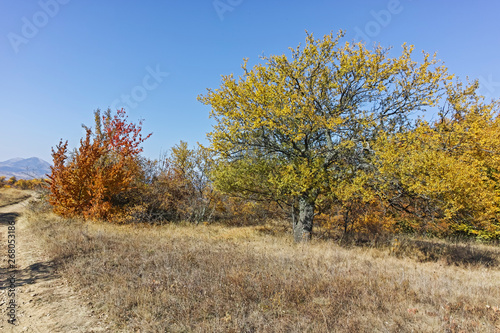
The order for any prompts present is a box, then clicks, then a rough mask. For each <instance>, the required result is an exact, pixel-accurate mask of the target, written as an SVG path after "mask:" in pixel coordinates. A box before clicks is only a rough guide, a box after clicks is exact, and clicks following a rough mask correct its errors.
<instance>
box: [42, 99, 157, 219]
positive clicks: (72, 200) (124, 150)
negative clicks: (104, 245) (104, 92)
mask: <svg viewBox="0 0 500 333" xmlns="http://www.w3.org/2000/svg"><path fill="white" fill-rule="evenodd" d="M95 120H96V121H95V122H96V128H95V134H94V133H93V132H92V130H91V129H90V128H88V127H86V136H85V138H84V139H81V140H80V147H79V148H78V149H77V150H75V151H74V153H73V154H71V157H69V158H68V142H67V141H66V142H64V143H63V142H62V140H61V141H60V142H59V144H58V145H57V146H56V149H52V157H53V166H52V167H51V170H52V173H51V175H49V185H48V187H49V189H50V194H49V202H50V204H51V205H52V206H53V207H54V212H56V213H57V214H59V215H62V216H66V217H74V216H83V217H85V218H87V219H99V218H102V219H110V218H111V217H112V216H113V215H114V213H116V212H118V211H119V210H120V209H121V207H122V206H123V204H124V203H123V200H120V195H121V194H122V193H124V192H126V191H128V190H130V189H131V188H132V187H133V181H134V179H135V178H136V177H138V175H139V173H140V167H139V163H138V157H139V154H140V153H141V152H142V148H141V147H140V144H141V143H142V142H144V141H145V140H146V139H148V138H149V137H150V136H151V134H149V135H147V136H146V137H142V135H141V130H142V122H139V123H138V124H133V123H129V122H128V121H127V115H126V113H125V111H124V110H123V109H121V110H118V111H117V113H116V114H115V115H114V116H113V117H111V111H110V110H109V109H108V111H107V112H106V113H105V115H104V116H102V117H101V115H100V111H99V110H97V111H96V112H95ZM101 120H102V122H101Z"/></svg>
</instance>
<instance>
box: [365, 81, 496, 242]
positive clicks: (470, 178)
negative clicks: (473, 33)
mask: <svg viewBox="0 0 500 333" xmlns="http://www.w3.org/2000/svg"><path fill="white" fill-rule="evenodd" d="M477 89H478V83H477V82H474V83H472V84H468V85H465V86H464V85H463V84H461V83H456V84H450V85H448V87H447V93H446V95H447V98H446V103H444V104H443V105H442V106H441V107H440V114H439V119H438V120H437V121H435V122H427V121H423V120H422V121H419V122H417V126H416V127H415V128H412V129H408V130H406V131H401V132H399V133H385V134H384V135H383V136H380V137H379V140H378V142H377V144H376V145H375V146H374V148H375V150H376V156H377V158H376V161H377V164H378V167H377V170H378V175H377V176H374V178H376V179H377V180H378V181H380V183H379V185H380V186H379V187H378V190H380V192H379V194H380V196H381V197H382V198H383V199H384V201H386V202H388V203H389V204H390V205H391V206H393V207H395V208H397V209H398V210H402V211H406V212H408V213H411V214H412V215H414V216H416V217H418V220H419V224H418V225H417V228H418V229H419V230H418V231H420V232H432V233H436V232H440V233H445V234H449V233H461V234H464V233H465V234H467V235H475V236H477V237H480V238H483V239H491V238H500V224H499V212H500V210H499V208H500V192H499V179H500V178H499V171H500V168H499V165H500V119H499V117H498V115H499V108H498V106H499V104H498V102H496V101H492V102H490V103H485V102H484V99H483V98H482V97H481V96H479V95H478V94H477Z"/></svg>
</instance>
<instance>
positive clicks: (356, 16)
mask: <svg viewBox="0 0 500 333" xmlns="http://www.w3.org/2000/svg"><path fill="white" fill-rule="evenodd" d="M499 14H500V2H497V1H494V0H490V1H484V0H483V1H481V0H479V1H465V0H458V1H451V0H450V1H444V0H441V1H431V0H428V1H424V0H399V1H397V0H383V1H374V0H371V1H368V0H365V1H361V0H360V1H332V0H329V1H326V0H325V1H320V0H312V1H296V0H287V1H263V0H252V1H251V0H217V1H214V0H192V1H180V0H170V1H169V0H167V1H153V0H149V1H139V0H136V1H132V0H106V1H97V0H86V1H83V0H40V1H35V0H22V1H15V0H0V161H3V160H6V159H9V158H14V157H31V156H37V157H40V158H43V159H45V160H47V161H49V162H50V161H51V156H50V149H51V147H52V146H55V145H56V144H57V143H58V142H59V139H60V138H63V139H64V140H66V139H67V140H69V142H70V146H71V147H74V146H76V145H77V144H78V141H79V139H80V137H81V136H82V135H83V131H82V128H81V124H82V123H85V124H87V125H92V124H93V120H92V113H93V110H95V109H96V108H101V109H106V108H108V107H122V106H123V107H125V108H126V110H127V112H128V114H129V119H130V120H133V121H135V120H138V119H141V118H143V119H145V122H144V130H145V131H146V132H153V136H152V137H151V138H150V139H149V140H148V141H147V142H146V143H145V144H144V155H145V156H147V157H150V158H158V157H159V155H160V152H161V151H166V150H168V149H169V148H170V147H171V146H173V145H174V144H176V143H178V142H179V140H184V141H187V142H188V143H189V144H191V145H193V144H195V143H196V142H197V141H199V142H202V143H204V142H205V143H206V133H207V132H208V131H210V130H211V126H212V123H211V120H209V118H208V114H209V107H206V106H204V105H202V104H201V103H199V102H198V101H197V100H196V97H197V96H198V95H199V94H204V93H205V91H206V88H217V87H218V86H219V85H220V82H221V75H226V74H230V73H235V74H236V75H240V74H241V69H240V65H241V63H242V59H243V58H245V57H248V58H250V63H251V64H252V63H255V62H256V61H258V60H259V58H258V57H259V56H260V55H262V54H265V55H271V54H283V53H286V52H288V47H296V46H297V45H298V44H299V43H303V42H304V39H305V35H306V34H305V30H307V31H309V32H312V33H314V34H315V35H316V37H321V36H322V35H324V34H327V33H329V32H330V31H334V32H336V31H338V30H339V29H344V30H346V32H347V36H346V40H349V41H350V40H353V39H358V40H359V39H364V40H365V41H367V42H368V43H369V44H370V45H371V44H372V43H373V42H379V43H380V44H381V45H383V46H394V52H396V51H397V52H399V50H400V46H401V44H403V43H404V42H408V43H409V44H414V45H415V47H416V50H417V51H418V52H420V51H421V50H425V51H426V52H430V53H434V52H437V55H438V58H439V59H441V60H443V61H444V62H445V64H446V65H447V66H448V68H449V70H450V72H451V73H455V74H456V75H458V76H459V78H461V79H465V77H466V76H469V77H470V78H479V79H480V80H481V83H482V84H483V86H482V88H481V92H482V93H483V94H484V95H486V96H487V97H488V98H499V97H500V68H499V60H500V34H499V32H500V19H499ZM127 95H128V96H130V97H128V100H127V97H126V96H127Z"/></svg>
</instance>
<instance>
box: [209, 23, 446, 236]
mask: <svg viewBox="0 0 500 333" xmlns="http://www.w3.org/2000/svg"><path fill="white" fill-rule="evenodd" d="M342 37H343V32H339V33H338V34H337V35H336V36H335V35H334V34H332V33H331V34H328V35H326V36H324V37H323V38H322V39H315V38H314V36H313V35H312V34H308V35H307V38H306V44H305V46H304V47H300V46H299V47H297V48H296V49H290V50H291V55H290V56H287V55H275V56H270V57H263V58H262V60H263V62H264V63H261V64H257V65H255V66H254V67H253V68H252V69H249V68H248V67H247V60H245V62H244V64H243V66H242V68H243V70H244V74H243V75H242V76H240V77H239V78H237V79H236V78H235V77H234V76H233V75H228V76H223V79H222V83H221V85H220V87H219V88H218V89H215V90H212V89H209V90H208V93H207V94H206V95H205V96H200V100H201V101H202V102H203V103H204V104H206V105H210V106H211V107H212V111H211V117H212V118H214V119H215V121H216V124H215V126H214V129H213V131H212V132H211V133H209V140H210V141H211V147H212V149H213V150H214V151H216V152H217V153H218V154H219V158H220V160H219V167H218V168H217V170H216V172H215V174H214V177H215V182H216V184H218V186H219V187H221V188H223V189H224V190H226V191H228V192H233V193H239V194H244V195H254V196H260V197H264V198H270V199H274V200H277V201H282V202H287V203H289V204H290V205H292V206H293V207H294V209H295V210H296V211H297V212H298V217H297V218H295V219H294V222H293V224H294V238H295V240H296V241H304V240H307V239H309V237H310V235H311V232H312V228H313V219H314V214H315V208H316V205H317V200H318V198H319V197H320V196H321V195H323V194H328V195H333V196H335V195H337V194H336V191H335V189H336V188H346V187H345V186H343V184H344V183H346V182H351V181H352V179H353V177H355V176H356V174H357V173H358V172H365V171H366V170H368V169H369V168H370V167H371V166H372V165H373V163H371V158H372V156H373V154H372V153H371V151H372V150H371V148H370V144H371V143H372V142H373V141H374V140H376V138H377V137H378V136H379V134H380V133H383V132H388V131H389V132H391V131H398V130H399V129H400V128H402V127H404V126H405V124H406V123H407V120H408V116H409V115H410V113H412V112H415V111H420V110H425V109H426V108H428V107H433V106H435V105H436V104H437V102H438V99H439V95H440V93H441V91H442V89H443V86H444V83H445V81H447V80H449V79H450V76H449V75H448V74H447V71H446V68H445V67H444V66H442V65H440V64H439V63H438V61H437V60H436V59H435V57H432V56H430V55H429V54H425V53H424V54H423V56H422V60H421V61H420V62H417V61H414V60H412V58H411V57H412V52H413V47H412V46H407V45H406V44H405V45H403V46H402V52H401V55H399V56H398V57H396V58H393V57H390V51H391V50H390V49H383V48H382V47H380V46H379V47H375V48H374V49H373V50H370V49H368V48H367V47H366V46H365V45H364V44H362V43H349V42H345V43H344V44H343V45H341V44H340V40H341V39H342Z"/></svg>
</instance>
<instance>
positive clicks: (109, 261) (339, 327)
mask: <svg viewBox="0 0 500 333" xmlns="http://www.w3.org/2000/svg"><path fill="white" fill-rule="evenodd" d="M29 215H30V214H29V213H28V217H29ZM29 218H30V220H31V224H30V228H31V230H32V232H34V233H36V234H38V235H40V237H41V239H42V240H43V242H44V243H45V247H46V249H47V251H48V254H49V256H51V257H52V258H53V259H54V260H55V262H56V264H57V266H58V267H59V268H58V269H59V270H60V272H61V274H62V275H63V276H64V277H65V278H66V279H68V281H69V283H70V284H71V285H72V286H73V287H74V288H75V289H76V290H77V291H78V292H79V293H80V294H81V295H83V297H85V299H86V302H87V303H88V304H89V306H91V308H92V309H93V311H95V314H96V315H97V316H99V317H100V318H102V319H103V320H105V321H107V322H108V323H109V324H110V325H111V327H112V328H113V331H117V332H500V309H499V307H500V249H499V248H498V247H494V246H486V245H476V244H472V243H469V244H450V243H446V242H442V241H441V242H438V241H431V240H416V239H410V238H404V239H400V240H398V241H397V242H396V241H395V242H393V244H392V245H387V246H379V247H358V246H349V247H345V246H344V247H341V246H339V245H337V244H336V243H334V242H332V241H325V240H314V241H312V242H311V243H310V244H306V245H297V244H294V243H293V242H292V237H291V235H290V234H287V233H285V231H286V229H287V228H286V225H285V226H274V225H273V226H271V225H268V226H253V227H226V226H220V225H200V226H193V225H189V224H168V225H163V226H155V227H153V226H140V225H125V226H119V225H112V224H109V223H108V224H106V223H84V222H81V221H78V220H64V219H61V218H58V217H55V216H53V215H50V214H33V213H32V214H31V217H29ZM275 230H282V231H275Z"/></svg>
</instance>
